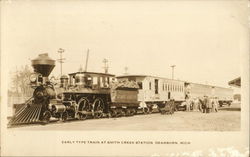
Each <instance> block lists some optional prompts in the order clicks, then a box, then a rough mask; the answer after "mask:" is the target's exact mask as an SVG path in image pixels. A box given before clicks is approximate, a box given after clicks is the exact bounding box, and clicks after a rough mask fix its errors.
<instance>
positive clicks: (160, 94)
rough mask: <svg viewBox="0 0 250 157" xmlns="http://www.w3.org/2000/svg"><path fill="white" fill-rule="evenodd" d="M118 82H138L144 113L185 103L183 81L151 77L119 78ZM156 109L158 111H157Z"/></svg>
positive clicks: (128, 76) (141, 106) (125, 76)
mask: <svg viewBox="0 0 250 157" xmlns="http://www.w3.org/2000/svg"><path fill="white" fill-rule="evenodd" d="M116 78H117V80H128V81H136V82H137V83H138V85H139V93H138V101H139V102H140V108H142V109H143V110H144V112H152V111H153V110H154V109H155V108H157V109H158V110H160V111H161V109H163V108H165V107H167V106H172V104H173V101H174V102H175V104H177V103H181V102H183V101H185V88H184V87H185V86H184V82H183V81H179V80H173V79H167V78H162V77H156V76H149V75H124V76H117V77H116ZM157 109H156V110H157Z"/></svg>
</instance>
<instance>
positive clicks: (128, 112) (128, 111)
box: [125, 108, 131, 116]
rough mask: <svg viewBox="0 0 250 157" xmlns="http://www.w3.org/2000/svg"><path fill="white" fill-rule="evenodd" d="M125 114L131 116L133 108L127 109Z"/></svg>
mask: <svg viewBox="0 0 250 157" xmlns="http://www.w3.org/2000/svg"><path fill="white" fill-rule="evenodd" d="M125 116H131V109H129V108H126V109H125Z"/></svg>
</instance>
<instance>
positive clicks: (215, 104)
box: [214, 97, 219, 112]
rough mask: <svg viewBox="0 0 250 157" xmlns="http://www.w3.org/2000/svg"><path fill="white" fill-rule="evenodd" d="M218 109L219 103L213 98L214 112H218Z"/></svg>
mask: <svg viewBox="0 0 250 157" xmlns="http://www.w3.org/2000/svg"><path fill="white" fill-rule="evenodd" d="M218 107H219V101H218V98H217V97H215V99H214V110H215V112H218V111H219V110H218Z"/></svg>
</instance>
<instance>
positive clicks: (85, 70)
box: [84, 49, 89, 72]
mask: <svg viewBox="0 0 250 157" xmlns="http://www.w3.org/2000/svg"><path fill="white" fill-rule="evenodd" d="M88 61H89V49H88V50H87V57H86V62H85V69H84V72H87V69H88Z"/></svg>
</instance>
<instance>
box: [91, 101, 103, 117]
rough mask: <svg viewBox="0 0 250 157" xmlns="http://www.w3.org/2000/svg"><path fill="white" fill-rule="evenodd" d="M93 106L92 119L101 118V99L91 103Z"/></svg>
mask: <svg viewBox="0 0 250 157" xmlns="http://www.w3.org/2000/svg"><path fill="white" fill-rule="evenodd" d="M93 106H94V117H95V118H101V117H102V116H103V110H104V102H103V100H102V99H101V98H96V99H95V101H94V102H93Z"/></svg>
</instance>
